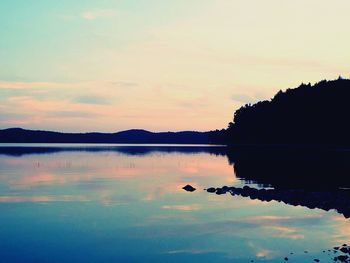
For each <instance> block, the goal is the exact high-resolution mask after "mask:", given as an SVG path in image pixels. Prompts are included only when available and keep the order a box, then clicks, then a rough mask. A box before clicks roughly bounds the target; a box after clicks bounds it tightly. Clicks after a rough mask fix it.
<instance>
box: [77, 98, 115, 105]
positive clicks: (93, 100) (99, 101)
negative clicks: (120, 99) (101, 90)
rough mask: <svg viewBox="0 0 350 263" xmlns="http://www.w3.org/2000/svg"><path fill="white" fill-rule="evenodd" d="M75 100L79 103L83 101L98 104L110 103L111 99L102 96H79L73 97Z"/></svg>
mask: <svg viewBox="0 0 350 263" xmlns="http://www.w3.org/2000/svg"><path fill="white" fill-rule="evenodd" d="M73 101H74V102H78V103H83V104H97V105H106V104H110V102H109V100H108V99H106V98H105V97H102V96H79V97H77V98H75V99H73Z"/></svg>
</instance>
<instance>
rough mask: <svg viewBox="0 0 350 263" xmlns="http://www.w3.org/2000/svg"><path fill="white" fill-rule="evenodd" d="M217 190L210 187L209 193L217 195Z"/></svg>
mask: <svg viewBox="0 0 350 263" xmlns="http://www.w3.org/2000/svg"><path fill="white" fill-rule="evenodd" d="M215 191H216V189H215V188H214V187H210V188H208V189H207V192H208V193H215Z"/></svg>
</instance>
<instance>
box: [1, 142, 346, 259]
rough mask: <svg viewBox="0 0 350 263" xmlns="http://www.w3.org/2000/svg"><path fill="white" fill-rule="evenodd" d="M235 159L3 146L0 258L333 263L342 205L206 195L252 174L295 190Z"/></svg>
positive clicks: (215, 150)
mask: <svg viewBox="0 0 350 263" xmlns="http://www.w3.org/2000/svg"><path fill="white" fill-rule="evenodd" d="M125 147H126V148H125ZM9 148H11V147H9ZM96 148H97V149H96ZM234 158H236V157H233V156H231V155H226V149H225V148H220V147H182V146H177V147H175V148H172V147H170V146H166V147H159V146H157V147H155V148H152V147H151V148H150V149H147V147H140V148H138V147H136V148H133V147H130V146H123V147H121V148H120V147H116V146H113V147H110V146H108V147H107V148H106V149H104V148H103V147H92V148H91V146H86V147H81V148H80V147H78V148H77V147H76V146H74V147H65V148H59V147H56V148H54V147H46V146H45V147H39V149H37V148H36V147H29V148H28V149H27V148H25V147H20V149H19V150H18V151H15V150H14V149H0V211H1V214H2V216H1V217H0V252H1V254H0V255H1V256H0V262H71V261H74V262H151V261H152V262H193V261H195V262H197V261H203V262H208V261H213V262H227V261H229V260H233V261H234V262H250V261H251V260H254V262H265V261H269V262H281V261H283V258H284V257H285V256H288V257H289V258H290V260H293V262H307V261H310V262H311V261H312V260H313V259H314V258H315V257H317V258H319V259H320V260H321V262H322V261H323V262H328V261H329V259H330V256H328V255H327V254H325V253H322V250H324V249H328V248H331V247H332V246H336V245H340V244H341V243H346V242H348V243H349V240H350V231H349V229H350V225H349V222H348V220H346V219H345V218H344V217H343V216H341V215H339V214H338V213H336V212H335V211H329V212H325V211H322V210H319V209H314V210H310V209H307V208H305V207H301V206H289V205H286V204H283V203H281V202H277V201H274V200H271V201H270V202H261V201H260V200H259V199H258V198H256V199H254V200H252V199H251V198H247V197H243V196H240V195H235V196H233V197H232V196H230V195H215V194H214V195H209V194H208V193H206V191H203V190H202V189H204V188H207V187H208V186H222V185H230V186H235V187H236V188H242V187H243V186H244V184H245V181H244V180H245V179H247V180H251V181H254V182H255V183H259V184H268V185H270V186H273V187H275V188H278V189H279V190H280V191H282V190H286V189H287V188H285V187H281V186H280V183H279V180H277V182H275V181H260V175H259V173H258V174H256V173H257V172H258V171H260V173H265V174H266V173H267V171H268V170H264V169H265V168H269V166H262V167H261V169H260V170H259V169H258V167H256V168H254V169H253V168H249V166H247V165H248V160H246V161H245V160H243V159H242V158H237V159H234ZM241 160H243V162H242V161H241ZM229 161H231V162H233V163H234V168H235V173H236V176H235V173H234V170H233V167H232V165H230V163H229ZM251 165H254V166H255V165H257V163H256V160H251ZM299 169H301V167H300V166H299ZM253 174H255V175H253ZM240 179H242V180H240ZM186 184H191V185H192V186H194V187H195V188H196V189H197V190H196V191H194V192H192V193H189V192H186V191H184V190H183V189H182V187H183V186H184V185H186ZM283 186H284V185H283ZM287 190H288V189H287ZM305 250H307V251H308V253H307V254H305V253H304V251H305ZM290 253H293V254H292V255H291V254H290Z"/></svg>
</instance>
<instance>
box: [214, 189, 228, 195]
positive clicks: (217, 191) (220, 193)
mask: <svg viewBox="0 0 350 263" xmlns="http://www.w3.org/2000/svg"><path fill="white" fill-rule="evenodd" d="M216 194H217V195H223V194H226V191H225V190H224V189H222V188H216Z"/></svg>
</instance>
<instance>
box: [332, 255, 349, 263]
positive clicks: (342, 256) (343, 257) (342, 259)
mask: <svg viewBox="0 0 350 263" xmlns="http://www.w3.org/2000/svg"><path fill="white" fill-rule="evenodd" d="M348 259H349V257H348V256H346V255H340V256H337V257H335V258H334V259H333V260H334V261H338V260H339V261H340V262H347V260H348Z"/></svg>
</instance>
